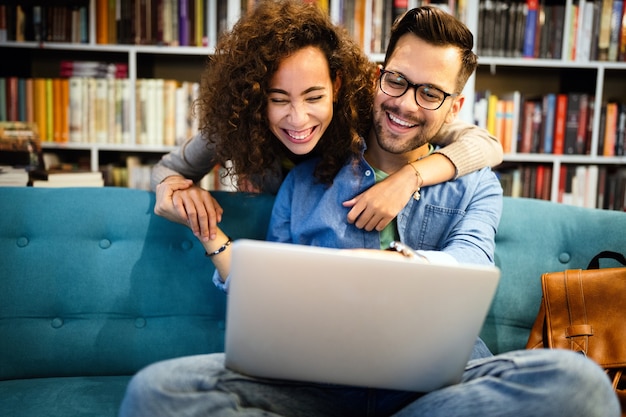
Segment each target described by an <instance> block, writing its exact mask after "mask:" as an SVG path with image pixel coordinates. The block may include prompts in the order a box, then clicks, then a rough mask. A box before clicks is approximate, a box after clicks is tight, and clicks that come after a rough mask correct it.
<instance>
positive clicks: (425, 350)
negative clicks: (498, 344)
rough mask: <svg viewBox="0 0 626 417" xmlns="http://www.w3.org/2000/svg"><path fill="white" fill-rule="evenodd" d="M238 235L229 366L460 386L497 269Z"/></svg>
mask: <svg viewBox="0 0 626 417" xmlns="http://www.w3.org/2000/svg"><path fill="white" fill-rule="evenodd" d="M390 258H391V259H387V258H386V257H385V259H383V258H381V257H379V256H371V254H369V255H368V254H365V253H363V252H351V251H345V250H339V249H329V248H319V247H311V246H302V245H294V244H285V243H275V242H264V241H255V240H246V239H241V240H237V241H235V242H234V243H233V246H232V267H231V282H230V289H229V295H228V305H227V323H226V340H225V343H226V346H225V351H226V352H225V353H226V366H227V367H229V368H230V369H233V370H236V371H238V372H240V373H243V374H248V375H252V376H256V377H266V378H278V379H288V380H296V381H310V382H319V383H331V384H346V385H353V386H363V387H373V388H388V389H397V390H407V391H419V392H429V391H432V390H435V389H438V388H440V387H443V386H446V385H449V384H454V383H457V382H458V381H459V380H460V378H461V375H462V373H463V370H464V368H465V365H466V363H467V361H468V359H469V357H470V355H471V352H472V348H473V346H474V343H475V341H476V338H477V336H478V333H479V332H480V329H481V326H482V323H483V321H484V319H485V316H486V314H487V311H488V309H489V306H490V303H491V300H492V298H493V296H494V293H495V291H496V287H497V284H498V280H499V276H500V272H499V269H498V268H497V267H485V266H475V265H474V266H468V265H463V266H459V265H455V266H442V265H431V264H422V263H416V262H415V261H410V260H408V259H406V258H403V257H401V256H397V257H390Z"/></svg>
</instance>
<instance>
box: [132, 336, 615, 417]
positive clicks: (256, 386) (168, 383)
mask: <svg viewBox="0 0 626 417" xmlns="http://www.w3.org/2000/svg"><path fill="white" fill-rule="evenodd" d="M481 349H482V348H481V346H477V347H476V348H475V351H474V352H475V353H474V355H473V356H472V360H470V361H469V362H468V365H467V368H466V369H465V373H464V375H463V379H462V381H461V382H460V383H459V384H457V385H453V386H449V387H446V388H443V389H440V390H437V391H433V392H431V393H428V394H422V393H415V392H403V391H391V390H381V389H370V388H355V387H344V386H336V385H324V384H314V383H302V382H292V381H282V380H270V379H260V378H252V377H248V376H245V375H241V374H238V373H236V372H233V371H230V370H228V369H226V368H225V367H224V355H223V354H211V355H198V356H190V357H184V358H178V359H172V360H167V361H163V362H159V363H156V364H153V365H150V366H148V367H146V368H145V369H143V370H141V371H140V372H139V373H138V374H137V375H135V376H134V377H133V379H132V380H131V382H130V384H129V386H128V389H127V392H126V396H125V398H124V400H123V402H122V406H121V410H120V417H129V416H145V417H160V416H176V417H183V416H211V417H227V416H228V417H232V416H246V417H251V416H297V417H307V416H338V417H351V416H359V417H363V416H394V417H405V416H412V417H414V416H428V417H437V416H443V417H454V416H471V417H476V416H481V417H488V416H497V417H507V416H511V417H523V416H529V417H530V416H532V417H537V416H550V417H553V416H568V417H569V416H585V417H594V416H597V417H619V416H620V408H619V403H618V401H617V397H616V395H615V393H614V392H613V389H612V387H611V384H610V382H609V379H608V378H607V376H606V375H605V374H604V372H603V371H602V369H600V368H599V367H598V366H597V365H596V364H595V363H593V362H591V361H590V360H588V359H587V358H585V357H584V356H582V355H580V354H578V353H574V352H571V351H563V350H561V351H559V350H523V351H516V352H509V353H504V354H500V355H497V356H490V355H488V354H485V353H486V352H488V351H487V350H486V348H485V351H481Z"/></svg>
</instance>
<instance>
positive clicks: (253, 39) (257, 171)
mask: <svg viewBox="0 0 626 417" xmlns="http://www.w3.org/2000/svg"><path fill="white" fill-rule="evenodd" d="M307 46H315V47H318V48H319V49H320V50H321V51H322V52H323V53H324V55H325V56H326V58H327V60H328V65H329V70H330V71H329V72H330V75H331V78H332V79H333V81H334V80H335V78H336V77H337V76H340V77H341V80H342V82H341V89H340V91H339V92H338V94H337V96H336V102H335V104H334V109H333V119H332V121H331V123H330V125H329V127H328V129H327V130H326V132H325V133H324V135H323V136H322V138H321V139H320V142H319V143H318V145H317V147H316V148H315V150H314V154H316V155H319V156H321V157H322V158H321V162H320V164H319V165H318V167H317V169H316V172H315V175H316V177H317V178H318V179H319V180H321V181H322V182H325V183H331V182H332V179H333V178H334V176H335V174H336V173H337V172H338V171H339V169H340V168H341V166H342V165H343V164H344V163H345V162H346V160H347V159H348V157H349V156H351V155H353V154H357V153H358V152H359V151H360V150H361V149H360V148H361V139H360V137H359V136H361V135H363V134H364V133H365V132H366V130H367V129H368V128H369V126H370V120H371V106H372V100H373V96H374V94H373V93H374V90H373V89H374V81H373V80H374V77H375V67H374V64H373V63H371V62H370V61H369V59H368V58H367V56H366V55H365V54H364V53H363V52H362V51H361V49H360V47H359V46H358V45H357V44H356V43H355V42H354V41H352V39H351V38H350V36H349V35H348V33H347V32H346V31H345V30H344V29H342V28H340V27H338V26H336V25H334V24H333V23H332V22H331V21H330V18H329V17H328V15H327V14H326V13H325V12H323V11H321V10H320V9H319V8H318V7H317V6H316V5H314V4H310V3H305V2H302V1H301V0H279V1H276V0H264V1H261V2H259V3H258V4H257V5H256V7H255V8H254V9H253V10H251V11H250V12H249V13H248V14H246V15H245V16H243V17H242V18H241V19H239V21H238V22H237V23H236V24H235V25H234V26H233V28H232V30H231V31H229V32H226V33H224V34H223V35H222V36H221V37H220V39H219V41H218V43H217V46H216V50H215V54H214V55H213V56H211V57H210V58H209V62H208V65H207V68H206V70H205V71H204V73H203V77H202V89H201V93H200V97H199V100H198V101H197V105H198V106H197V108H196V110H198V111H199V119H200V129H201V130H202V133H203V136H204V137H205V138H209V139H208V140H209V141H210V142H211V145H210V146H215V150H216V155H217V158H218V162H222V163H224V162H225V161H226V160H231V161H232V162H233V165H234V169H235V171H236V174H237V175H238V176H239V177H240V178H245V179H246V180H247V181H248V182H251V183H252V185H254V186H256V187H261V186H262V184H263V179H264V178H265V176H266V175H274V176H275V175H280V173H277V172H269V171H268V170H270V169H271V167H276V166H277V164H276V160H277V159H281V160H282V159H284V158H285V157H289V156H290V155H288V151H287V150H286V148H285V147H284V146H283V145H282V143H280V141H279V140H277V139H276V137H275V136H274V135H273V134H272V133H271V131H270V130H269V126H268V121H267V100H268V99H267V90H268V86H269V82H270V80H271V78H272V76H273V74H274V73H275V72H276V70H277V69H278V66H279V65H280V63H281V62H282V60H283V59H285V58H286V57H288V56H290V55H291V54H293V53H294V52H297V51H298V50H300V49H302V48H304V47H307Z"/></svg>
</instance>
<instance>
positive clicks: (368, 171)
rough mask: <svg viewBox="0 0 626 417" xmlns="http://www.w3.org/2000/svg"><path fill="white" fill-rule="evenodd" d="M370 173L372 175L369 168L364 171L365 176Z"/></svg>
mask: <svg viewBox="0 0 626 417" xmlns="http://www.w3.org/2000/svg"><path fill="white" fill-rule="evenodd" d="M370 175H372V171H371V170H370V169H368V170H366V171H365V176H366V177H369V176H370Z"/></svg>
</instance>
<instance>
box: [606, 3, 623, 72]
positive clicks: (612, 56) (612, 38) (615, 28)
mask: <svg viewBox="0 0 626 417" xmlns="http://www.w3.org/2000/svg"><path fill="white" fill-rule="evenodd" d="M623 7H624V2H623V0H613V9H612V11H611V27H610V30H609V51H608V56H607V60H608V61H612V62H615V61H617V57H618V55H619V42H620V39H621V34H620V31H621V29H622V8H623Z"/></svg>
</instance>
